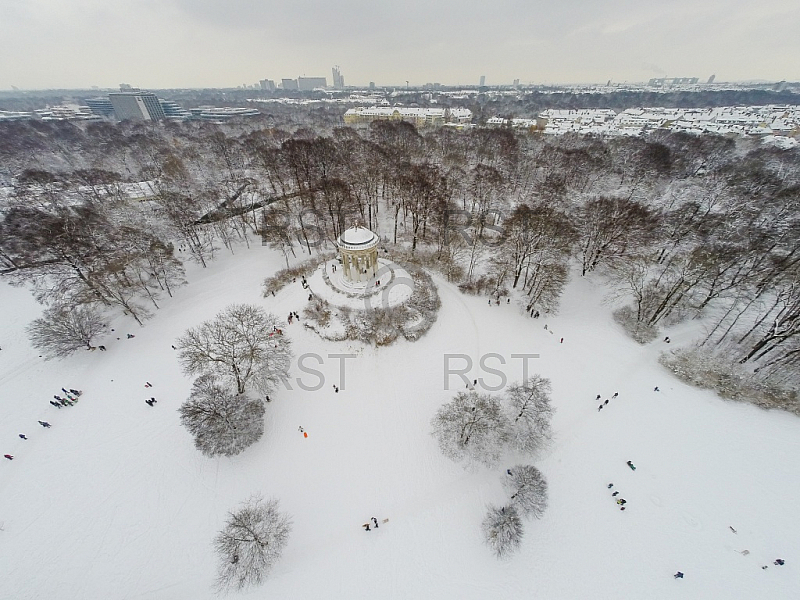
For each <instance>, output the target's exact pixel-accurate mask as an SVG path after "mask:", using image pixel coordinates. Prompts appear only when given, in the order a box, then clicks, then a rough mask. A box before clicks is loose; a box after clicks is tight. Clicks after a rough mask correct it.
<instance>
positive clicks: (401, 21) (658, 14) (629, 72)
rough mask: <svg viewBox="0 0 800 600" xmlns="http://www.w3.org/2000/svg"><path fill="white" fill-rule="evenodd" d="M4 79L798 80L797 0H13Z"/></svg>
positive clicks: (205, 82)
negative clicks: (336, 70) (336, 74)
mask: <svg viewBox="0 0 800 600" xmlns="http://www.w3.org/2000/svg"><path fill="white" fill-rule="evenodd" d="M0 14H1V15H3V17H2V19H0V89H8V88H9V87H10V86H11V85H17V86H18V87H27V88H41V87H61V86H64V87H78V86H88V85H100V86H113V85H116V84H117V83H119V82H122V81H125V82H131V83H135V84H138V85H141V86H143V87H154V88H155V87H171V86H227V85H239V84H241V83H252V82H254V81H256V80H258V79H260V78H264V77H269V78H272V79H279V78H281V77H296V76H297V75H300V74H306V75H325V76H326V77H328V78H329V79H330V67H331V66H332V65H333V64H340V65H341V66H342V70H343V72H344V75H345V78H346V80H347V82H348V83H353V84H358V83H366V82H367V81H370V80H374V81H376V82H378V83H379V84H392V83H395V84H399V83H404V82H405V80H409V81H411V82H412V83H413V84H421V83H425V82H428V81H439V82H442V83H447V84H457V83H476V82H477V79H478V77H479V76H480V75H482V74H485V75H486V76H487V81H488V82H489V83H507V82H510V81H511V80H512V79H515V78H519V79H521V80H522V81H523V82H534V83H554V82H565V83H566V82H590V81H605V80H606V79H614V80H615V81H625V80H627V81H641V80H644V79H648V78H649V77H652V76H654V75H662V74H667V75H674V76H697V77H707V76H708V75H710V74H711V73H717V75H718V79H720V80H737V79H751V78H764V79H795V80H797V79H800V39H799V38H798V36H797V34H796V32H797V31H798V30H800V5H797V3H796V1H794V0H792V1H790V0H763V1H761V2H759V3H756V4H754V3H751V2H746V1H744V0H709V1H706V2H703V3H698V2H690V1H689V0H666V1H656V0H639V1H633V0H597V1H588V0H562V1H560V2H558V3H553V2H544V1H543V0H533V1H528V2H524V1H522V0H497V1H496V2H492V3H486V2H471V3H465V2H463V1H461V2H456V1H455V0H438V1H435V0H434V1H432V0H427V1H426V0H407V1H404V2H402V3H401V2H396V1H394V2H387V1H385V0H373V1H371V2H367V1H364V0H340V1H338V2H321V1H319V0H294V1H290V2H286V1H285V0H284V1H280V2H279V1H276V0H263V1H258V0H161V1H157V0H135V1H134V2H131V1H130V0H127V1H123V0H105V1H102V0H71V1H70V2H64V1H63V0H0Z"/></svg>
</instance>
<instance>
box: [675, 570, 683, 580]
mask: <svg viewBox="0 0 800 600" xmlns="http://www.w3.org/2000/svg"><path fill="white" fill-rule="evenodd" d="M673 577H674V578H675V579H683V573H681V572H680V571H678V572H677V573H675V575H673Z"/></svg>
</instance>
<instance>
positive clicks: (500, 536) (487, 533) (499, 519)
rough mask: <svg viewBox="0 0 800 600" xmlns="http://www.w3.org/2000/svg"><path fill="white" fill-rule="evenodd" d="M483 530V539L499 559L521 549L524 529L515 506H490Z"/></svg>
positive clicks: (482, 526)
mask: <svg viewBox="0 0 800 600" xmlns="http://www.w3.org/2000/svg"><path fill="white" fill-rule="evenodd" d="M488 509H489V510H488V511H487V513H486V516H485V517H484V519H483V523H482V525H481V528H482V530H483V539H484V540H485V541H486V544H487V545H488V546H489V548H491V549H492V552H494V554H495V556H497V558H505V557H507V556H509V555H510V554H511V553H513V552H514V551H515V550H516V549H517V548H519V546H520V544H521V543H522V535H523V533H524V528H523V526H522V519H521V518H520V516H519V512H518V511H517V509H516V508H515V507H514V506H503V507H500V508H498V507H496V506H493V505H491V504H490V505H489V507H488Z"/></svg>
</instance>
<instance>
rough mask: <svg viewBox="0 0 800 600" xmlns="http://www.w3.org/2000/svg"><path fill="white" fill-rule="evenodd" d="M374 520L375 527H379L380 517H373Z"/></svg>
mask: <svg viewBox="0 0 800 600" xmlns="http://www.w3.org/2000/svg"><path fill="white" fill-rule="evenodd" d="M372 522H373V523H374V524H375V529H377V528H378V519H376V518H375V517H372Z"/></svg>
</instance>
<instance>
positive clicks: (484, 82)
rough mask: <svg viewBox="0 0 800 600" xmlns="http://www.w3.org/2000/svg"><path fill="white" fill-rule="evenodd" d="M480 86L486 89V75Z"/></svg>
mask: <svg viewBox="0 0 800 600" xmlns="http://www.w3.org/2000/svg"><path fill="white" fill-rule="evenodd" d="M480 85H481V87H484V86H485V85H486V75H481V83H480Z"/></svg>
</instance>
